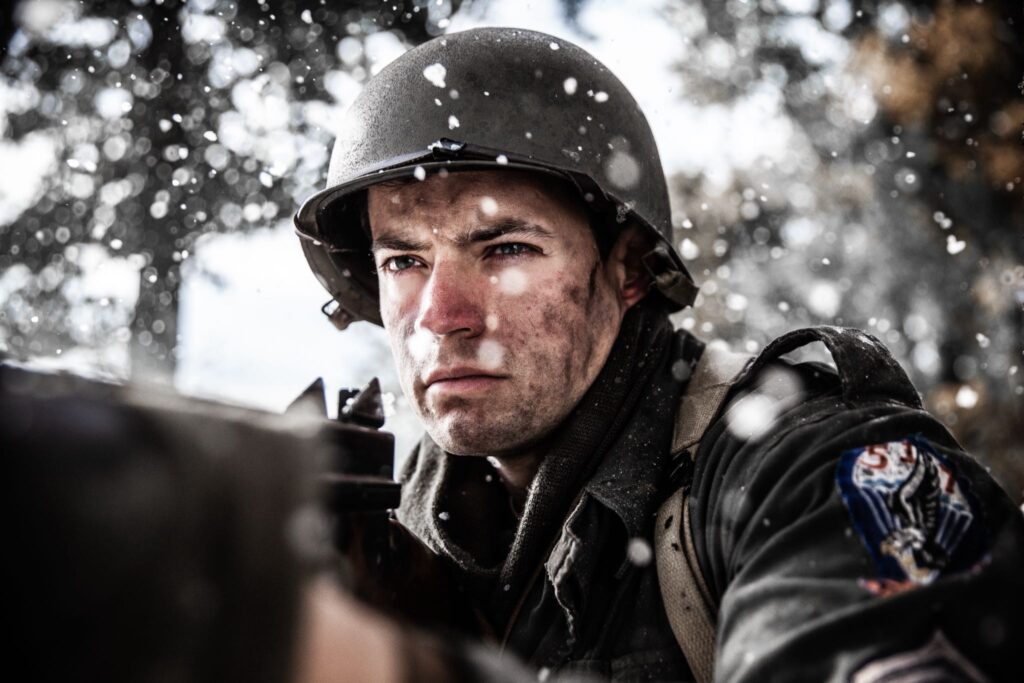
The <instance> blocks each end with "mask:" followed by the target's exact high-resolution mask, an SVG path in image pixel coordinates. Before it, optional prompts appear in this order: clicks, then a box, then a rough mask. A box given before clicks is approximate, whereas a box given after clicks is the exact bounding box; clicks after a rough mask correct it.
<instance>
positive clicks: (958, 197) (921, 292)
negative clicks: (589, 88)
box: [665, 0, 1024, 498]
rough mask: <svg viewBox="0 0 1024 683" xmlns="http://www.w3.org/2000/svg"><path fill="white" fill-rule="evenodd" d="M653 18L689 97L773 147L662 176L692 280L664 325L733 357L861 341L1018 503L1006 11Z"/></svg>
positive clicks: (786, 6) (980, 6) (710, 10)
mask: <svg viewBox="0 0 1024 683" xmlns="http://www.w3.org/2000/svg"><path fill="white" fill-rule="evenodd" d="M665 11H666V15H667V17H668V18H669V19H670V20H671V21H673V22H675V25H676V26H678V28H679V30H680V33H681V34H682V36H683V38H684V40H687V41H690V43H691V44H692V46H693V50H692V53H693V54H694V55H695V56H696V58H695V59H688V60H686V62H685V63H681V64H680V65H679V71H680V73H681V75H682V78H683V82H684V84H685V85H686V88H687V91H688V92H690V93H693V95H692V97H693V98H694V100H695V101H696V102H697V103H698V104H699V105H701V106H703V107H707V108H716V107H717V108H722V109H723V111H724V108H725V107H729V106H732V107H736V106H749V105H751V103H754V104H756V105H757V106H758V107H760V108H761V110H762V114H763V115H764V116H765V118H766V119H767V118H774V119H775V120H776V121H775V122H771V121H766V133H765V134H766V135H770V134H772V133H775V134H777V135H779V136H780V137H782V138H783V139H785V141H786V142H785V144H787V145H788V149H787V152H786V156H785V157H784V158H783V161H782V163H778V159H777V158H760V159H756V160H755V161H753V162H751V163H748V164H745V165H737V167H736V168H735V169H734V170H733V173H732V174H728V175H727V176H726V177H718V178H713V177H712V178H709V177H707V176H706V175H688V176H681V177H679V178H677V179H676V182H675V183H674V186H675V191H676V194H677V198H678V201H677V205H678V206H680V207H681V215H680V217H679V224H680V227H681V228H682V230H680V233H679V236H680V237H681V238H682V240H683V241H682V247H683V251H684V252H689V255H690V258H691V259H693V260H695V265H696V269H697V271H698V272H699V273H700V274H702V275H703V276H704V278H703V279H704V282H705V286H704V289H703V293H702V296H701V299H700V300H699V302H698V306H697V308H696V311H695V316H694V317H692V318H691V319H685V318H684V319H683V320H682V322H683V324H685V325H693V326H697V327H699V328H700V329H701V330H703V331H704V332H705V333H706V334H708V333H713V334H717V335H720V336H723V337H725V338H728V339H732V340H734V341H736V342H738V343H743V342H745V343H747V345H748V346H750V345H752V346H753V347H756V346H757V345H760V344H763V343H764V342H765V341H766V340H767V339H768V338H770V337H773V336H775V335H777V334H779V333H781V332H783V331H785V330H787V329H791V328H794V327H798V326H802V325H806V324H814V323H836V324H849V325H856V326H861V327H865V328H868V329H870V330H871V331H872V332H874V333H875V334H876V335H878V336H880V337H881V338H882V339H883V340H884V341H885V342H886V343H887V344H888V345H889V346H890V348H892V349H893V350H894V351H895V352H896V353H897V355H898V356H900V357H901V358H902V359H903V361H904V365H906V366H907V367H908V368H909V369H910V370H911V371H912V374H914V376H915V379H916V381H917V382H918V385H919V386H920V387H922V389H923V390H924V391H925V393H926V395H927V398H928V400H929V405H930V407H931V408H932V409H933V410H935V411H936V412H937V413H938V414H939V415H940V416H941V417H942V419H944V420H945V421H946V422H947V423H948V424H950V425H952V426H953V428H954V430H955V431H956V433H957V435H958V436H959V438H961V440H963V441H964V442H965V445H966V446H967V447H968V448H970V449H971V450H973V451H975V452H977V453H978V454H979V455H980V456H982V457H983V458H984V459H985V460H986V462H987V463H988V464H990V465H991V466H992V467H994V468H996V469H998V470H999V472H998V474H999V475H1000V478H1001V480H1002V481H1003V483H1004V485H1006V486H1007V488H1008V489H1009V490H1010V491H1011V493H1012V494H1013V495H1014V496H1016V497H1017V498H1021V497H1024V463H1020V462H1018V458H1017V457H1016V452H1015V449H1016V447H1017V445H1016V443H1015V442H1017V441H1019V436H1020V435H1019V427H1018V425H1020V424H1022V423H1024V401H1022V398H1021V394H1022V385H1021V379H1020V373H1019V368H1020V365H1021V362H1022V360H1024V359H1022V357H1021V354H1022V351H1024V324H1022V308H1024V266H1022V263H1024V242H1022V239H1021V236H1022V235H1024V211H1022V209H1024V193H1022V188H1021V177H1022V175H1024V147H1022V145H1021V142H1020V134H1021V126H1022V123H1024V100H1022V99H1021V93H1020V90H1019V89H1018V87H1017V84H1018V83H1019V82H1020V80H1021V77H1022V75H1024V8H1022V5H1021V4H1020V2H1017V1H1006V2H997V1H995V0H981V1H979V0H962V1H954V0H906V1H904V2H894V1H888V2H876V1H874V0H853V1H847V0H762V1H761V2H746V1H744V0H728V1H727V2H716V1H714V0H702V2H701V3H700V5H699V9H696V8H695V6H694V5H693V4H691V3H674V2H673V3H666V5H665ZM775 123H778V124H779V125H775ZM768 131H771V132H768ZM694 226H696V227H698V228H699V229H691V228H693V227H694Z"/></svg>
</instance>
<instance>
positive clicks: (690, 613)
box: [654, 343, 753, 683]
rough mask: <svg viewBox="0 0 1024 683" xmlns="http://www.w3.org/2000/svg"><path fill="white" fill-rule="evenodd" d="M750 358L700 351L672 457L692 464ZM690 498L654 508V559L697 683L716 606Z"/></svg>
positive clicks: (707, 676)
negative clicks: (702, 560) (703, 566)
mask: <svg viewBox="0 0 1024 683" xmlns="http://www.w3.org/2000/svg"><path fill="white" fill-rule="evenodd" d="M752 358H753V356H750V355H747V354H740V353H733V352H732V351H730V350H729V348H728V347H727V346H726V345H725V344H724V343H711V344H708V346H707V347H706V348H705V349H704V352H703V353H702V354H701V357H700V360H699V361H698V362H697V367H696V369H695V370H694V372H693V376H692V377H691V378H690V381H689V383H688V384H687V386H686V392H685V394H684V395H683V398H682V400H681V402H680V406H679V412H678V413H677V414H676V424H675V431H674V433H673V436H672V455H673V458H685V459H686V460H689V461H692V460H693V458H694V457H695V456H696V453H697V447H698V446H699V445H700V440H701V438H702V437H703V436H704V432H705V431H707V428H708V427H709V426H710V425H711V422H712V420H714V418H715V416H716V415H717V414H718V412H719V410H720V409H721V407H722V404H723V403H724V402H725V397H726V396H727V395H728V393H729V390H730V389H731V388H732V387H733V385H734V384H735V382H736V379H737V378H738V377H739V376H740V375H741V374H743V371H744V369H745V368H746V367H747V366H748V365H749V363H750V361H751V360H752ZM688 494H689V485H686V486H683V487H682V488H679V489H678V490H677V491H676V492H675V493H674V494H672V496H671V497H670V498H669V499H668V500H667V501H665V502H664V503H663V504H662V505H661V507H660V508H659V509H658V515H657V521H656V522H655V528H654V548H655V550H654V557H655V562H656V566H657V570H658V584H659V586H660V587H661V598H662V602H664V604H665V612H666V614H668V620H669V625H670V626H671V627H672V632H673V633H674V634H675V637H676V641H677V642H678V643H679V647H680V649H682V651H683V655H684V656H685V657H686V661H687V663H688V664H689V665H690V670H691V671H692V672H693V675H694V676H695V677H696V679H697V683H707V682H708V681H710V680H711V678H712V675H713V674H714V667H715V621H716V619H715V607H714V604H715V603H714V602H713V601H712V599H711V593H710V591H709V590H708V587H707V584H706V583H705V581H704V575H703V574H702V573H701V570H700V565H699V564H698V563H697V551H696V549H695V547H694V545H693V534H692V533H691V531H690V506H689V505H687V504H686V503H687V499H688Z"/></svg>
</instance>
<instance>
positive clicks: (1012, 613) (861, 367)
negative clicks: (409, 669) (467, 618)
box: [399, 328, 1024, 681]
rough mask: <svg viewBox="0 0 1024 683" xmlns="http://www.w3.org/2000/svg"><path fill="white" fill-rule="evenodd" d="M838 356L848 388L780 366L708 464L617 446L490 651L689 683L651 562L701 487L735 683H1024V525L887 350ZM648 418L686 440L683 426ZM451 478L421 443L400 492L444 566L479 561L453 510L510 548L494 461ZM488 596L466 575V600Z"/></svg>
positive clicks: (854, 336) (714, 438) (669, 387)
mask: <svg viewBox="0 0 1024 683" xmlns="http://www.w3.org/2000/svg"><path fill="white" fill-rule="evenodd" d="M813 338H814V335H811V338H809V339H808V340H813ZM829 339H830V340H831V343H830V347H832V348H831V350H832V352H833V356H834V357H836V360H837V365H838V366H839V370H840V372H839V374H837V373H836V372H834V371H832V370H830V369H828V368H826V367H825V366H821V365H817V364H799V365H794V364H790V363H784V362H781V361H777V360H775V359H774V358H772V357H763V358H762V359H760V360H759V361H758V362H757V363H756V364H755V367H754V368H751V369H750V370H751V371H749V372H748V373H747V374H746V376H745V377H744V379H743V380H742V381H741V382H740V383H739V384H738V385H737V386H736V387H735V389H734V391H733V395H732V398H731V399H730V401H729V402H728V403H727V406H726V408H725V409H724V410H723V411H722V413H721V415H720V416H719V417H718V418H717V419H716V420H715V421H714V422H713V423H712V425H711V427H710V428H709V429H708V431H707V432H706V435H705V437H704V439H703V440H702V442H701V444H700V447H699V450H698V452H697V453H696V454H695V455H696V457H695V458H690V457H689V454H670V455H674V456H675V457H665V454H664V453H658V452H650V451H649V450H646V449H645V448H637V447H634V446H635V442H634V443H624V444H619V445H620V446H621V447H618V448H612V449H610V450H609V452H608V453H607V454H605V457H604V459H603V461H602V462H601V463H600V465H599V466H598V467H597V469H596V470H595V473H594V474H593V476H591V477H590V478H589V480H588V481H587V482H586V483H585V484H584V485H583V487H582V489H581V490H580V491H579V493H578V495H577V496H576V498H575V499H574V501H573V503H572V505H571V507H570V511H569V513H568V515H567V516H566V517H565V519H564V522H563V524H562V525H561V529H560V531H559V533H558V534H557V537H556V538H554V539H553V542H552V544H551V546H550V550H549V552H548V553H547V554H546V557H545V561H544V562H543V564H542V566H538V567H536V568H535V578H534V580H533V581H532V582H531V583H530V584H529V586H528V587H527V588H526V589H525V590H524V591H523V593H522V595H521V597H520V599H519V601H518V604H517V609H516V610H515V611H514V613H513V614H512V616H511V618H510V619H509V621H508V623H505V624H501V625H498V628H497V629H496V631H495V632H494V633H493V634H492V635H491V637H492V639H493V640H495V641H497V642H498V643H499V644H500V645H501V646H502V647H503V648H505V650H506V651H511V652H513V653H514V654H515V655H517V656H518V657H519V658H522V659H523V660H525V661H526V662H527V663H528V664H529V665H531V666H532V667H533V668H535V669H538V670H540V672H541V675H542V677H543V676H545V675H546V674H547V673H548V672H559V674H561V675H565V674H568V673H569V672H578V673H588V674H593V675H596V676H597V677H599V678H607V679H611V680H623V681H625V680H645V681H647V680H680V681H685V680H693V677H692V674H691V673H690V670H689V667H688V666H687V663H686V660H685V658H684V657H683V656H682V653H681V651H680V649H679V646H678V645H677V641H676V639H675V636H674V635H673V633H672V630H671V628H670V626H669V621H668V618H667V616H666V613H665V608H664V605H663V603H662V598H661V592H660V587H659V582H658V576H657V572H656V569H655V564H654V562H653V561H652V559H653V558H652V548H653V542H652V536H653V531H654V529H653V526H654V515H655V514H656V512H657V510H658V508H659V506H660V504H661V503H662V502H663V501H664V500H665V499H666V498H667V497H668V496H669V495H670V494H671V493H673V492H674V491H675V490H676V489H677V488H679V487H686V488H687V490H688V491H689V493H690V497H689V502H688V504H689V505H690V514H691V520H692V529H693V534H694V547H695V549H696V554H697V558H698V560H699V564H700V568H701V570H702V574H703V576H704V579H705V580H706V582H707V584H708V589H709V592H710V594H711V599H712V601H713V603H714V609H715V610H716V611H717V619H718V631H717V653H716V660H717V664H716V679H717V680H730V681H768V680H813V681H824V680H855V681H883V680H885V681H889V680H903V679H902V678H901V676H909V677H912V676H911V674H917V675H925V676H926V678H927V677H928V676H931V678H927V679H928V680H986V679H989V680H1024V667H1022V665H1021V663H1020V658H1019V652H1020V651H1021V649H1022V646H1024V516H1022V515H1021V511H1020V510H1019V509H1017V508H1016V507H1015V506H1014V505H1013V503H1012V502H1011V501H1010V500H1009V499H1008V497H1007V496H1006V495H1005V493H1003V492H1002V491H1001V490H1000V489H999V488H998V486H997V485H996V484H995V483H994V481H993V480H992V478H991V477H990V476H989V475H988V474H987V472H986V471H985V470H984V469H983V468H982V467H980V466H979V465H978V464H977V463H976V462H974V461H973V460H972V459H971V458H970V457H969V456H967V455H965V454H964V453H963V451H962V450H961V449H960V447H959V446H958V445H957V443H956V441H955V440H954V439H953V437H952V436H951V435H950V434H949V433H948V431H947V430H946V429H945V428H944V427H943V426H942V425H941V424H940V423H939V422H938V421H936V420H935V419H934V418H933V417H931V416H930V415H929V414H928V413H926V412H925V411H923V410H922V409H920V405H919V401H918V399H917V396H916V392H914V391H913V389H912V387H909V384H908V383H907V382H906V379H905V376H902V371H899V369H898V366H896V365H895V363H894V362H893V361H892V360H891V358H890V357H889V356H888V352H887V351H885V349H884V348H883V347H881V345H880V344H878V343H877V342H875V341H874V340H873V339H871V338H870V337H867V336H866V335H863V334H862V333H853V332H844V331H837V330H835V329H834V328H832V329H831V333H830V334H829ZM792 345H793V344H790V346H792ZM701 348H702V346H701V345H700V344H699V342H696V341H695V340H694V339H693V338H692V337H690V336H689V335H687V334H686V333H684V332H678V333H677V337H676V340H675V342H674V343H673V345H672V349H673V351H672V354H671V356H670V358H669V359H668V361H667V362H665V363H664V364H663V367H662V368H661V370H660V375H659V378H656V379H655V380H653V381H652V385H651V389H652V391H653V390H657V391H659V392H665V391H668V392H672V391H674V392H675V394H674V396H676V398H675V401H676V402H678V396H680V395H682V390H683V385H684V384H685V379H686V377H685V376H686V375H687V374H688V369H691V368H692V367H693V366H694V363H695V361H696V357H697V356H699V354H700V350H701ZM776 349H777V350H778V347H776ZM894 368H895V369H894ZM680 369H682V370H683V371H682V372H680ZM892 373H896V375H901V376H902V379H901V377H900V376H894V375H893V374H892ZM773 387H774V388H773ZM780 387H781V389H780ZM673 405H676V403H674V404H673ZM637 413H638V416H636V419H639V420H646V421H647V423H648V424H647V428H648V429H650V430H652V431H654V432H657V431H659V428H658V427H657V426H655V425H651V424H649V423H650V422H651V421H654V422H659V423H660V424H661V425H662V428H661V431H662V432H663V431H664V430H668V432H669V433H670V432H671V425H672V423H673V421H674V420H675V415H674V414H671V413H669V414H664V413H658V412H657V411H655V413H654V414H652V413H651V412H650V411H646V412H645V411H644V410H643V409H642V408H641V409H638V410H637ZM640 413H643V415H639V414H640ZM627 431H628V430H627ZM627 441H628V440H627ZM655 441H656V440H655ZM650 443H651V442H650V441H648V442H644V444H645V445H648V446H649V445H650ZM659 444H661V445H660V446H659V447H660V448H664V444H663V443H661V442H659ZM466 460H467V459H465V458H461V459H459V461H461V462H463V463H464V462H466ZM474 460H476V459H474ZM694 461H695V463H696V465H695V466H693V464H692V463H693V462H694ZM454 463H455V459H454V458H453V456H449V455H447V454H444V453H443V452H438V451H437V450H436V449H435V450H427V449H424V448H421V449H419V450H418V451H417V452H416V453H414V454H413V457H412V458H411V459H410V461H409V462H408V464H407V468H406V472H405V475H404V479H405V481H406V482H407V483H408V484H409V486H410V487H411V490H412V491H413V492H415V493H416V495H415V496H411V497H406V498H405V500H404V502H403V510H402V511H400V515H399V516H400V519H403V521H407V522H408V523H409V525H410V527H411V528H412V529H413V531H414V532H416V533H417V534H418V535H420V536H421V537H422V538H423V539H424V540H425V541H426V542H427V544H428V545H429V546H431V547H432V548H433V549H435V550H436V551H438V552H439V553H441V554H442V555H444V554H446V553H453V552H461V551H460V549H459V548H458V545H457V544H453V543H451V534H450V532H449V531H447V530H446V527H448V526H451V525H452V524H454V523H458V520H457V519H456V518H455V517H454V515H455V513H454V512H451V513H448V512H446V511H447V510H449V509H451V510H454V509H456V507H457V506H456V505H454V504H453V501H452V498H453V497H468V498H469V499H472V501H473V503H472V505H471V506H470V509H472V510H477V511H479V515H476V516H474V517H475V518H474V519H473V520H472V521H470V522H468V523H469V524H470V525H475V527H476V533H479V534H482V533H487V530H488V529H491V530H492V531H491V532H492V533H494V534H495V535H500V534H501V533H508V532H509V530H508V524H509V521H508V519H507V515H506V519H505V520H504V522H503V523H494V520H495V519H496V518H494V517H490V516H489V513H488V512H487V510H488V507H487V505H485V504H482V502H481V501H483V500H492V501H493V500H501V492H502V489H501V487H500V484H498V483H497V478H496V477H494V476H488V475H487V474H486V471H487V470H486V468H487V467H488V466H487V465H486V463H484V462H483V461H482V460H476V462H475V464H473V465H472V467H475V468H478V469H477V470H476V472H477V473H478V474H479V476H478V477H475V476H473V475H467V474H465V472H463V473H462V474H459V475H455V474H454V472H455V471H456V470H458V469H459V468H460V467H461V465H459V466H456V465H455V464H454ZM453 478H457V479H458V485H457V486H453V485H452V479H453ZM410 507H415V508H419V509H425V510H428V511H430V513H429V514H427V515H423V516H417V515H416V514H411V513H410ZM500 508H501V503H498V504H497V509H500ZM506 509H507V507H506ZM441 513H445V514H441ZM498 517H499V518H500V515H498ZM492 523H494V524H493V526H492ZM511 524H512V525H513V527H514V524H515V522H514V520H513V521H512V522H511ZM501 545H502V544H500V543H499V544H497V546H498V547H501ZM463 559H464V558H463ZM471 573H472V572H469V574H471ZM481 581H482V582H483V583H486V581H487V578H486V577H484V578H482V579H481V578H480V577H475V578H474V577H471V578H469V579H467V586H470V587H469V588H468V589H467V599H468V600H473V599H474V598H475V596H478V595H482V593H479V592H475V591H474V588H473V587H472V585H473V584H474V582H477V583H479V582H481ZM943 676H945V677H943ZM915 680H916V679H915Z"/></svg>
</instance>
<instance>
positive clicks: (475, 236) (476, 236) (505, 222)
mask: <svg viewBox="0 0 1024 683" xmlns="http://www.w3.org/2000/svg"><path fill="white" fill-rule="evenodd" d="M508 235H522V236H524V237H541V238H543V237H549V238H550V237H554V236H555V235H554V233H552V232H551V231H550V230H548V229H547V228H544V227H541V226H540V225H537V224H536V223H530V222H529V221H524V220H521V219H519V218H503V219H501V220H499V221H497V222H495V223H493V224H492V225H486V226H483V227H480V228H475V229H473V230H470V231H469V232H466V233H464V234H462V235H458V236H457V237H456V238H455V244H457V245H458V246H460V247H463V246H467V245H470V244H474V243H479V242H490V241H491V240H496V239H498V238H499V237H506V236H508Z"/></svg>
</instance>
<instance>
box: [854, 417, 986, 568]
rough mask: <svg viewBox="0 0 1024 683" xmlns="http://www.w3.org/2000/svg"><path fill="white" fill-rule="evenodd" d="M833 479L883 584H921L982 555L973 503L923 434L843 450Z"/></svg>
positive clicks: (949, 465)
mask: <svg viewBox="0 0 1024 683" xmlns="http://www.w3.org/2000/svg"><path fill="white" fill-rule="evenodd" d="M837 479H838V483H839V491H840V493H841V494H842V497H843V502H844V503H845V504H846V509H847V511H848V512H849V513H850V518H851V520H852V521H853V526H854V528H856V529H857V532H858V533H859V534H860V536H861V538H862V539H863V541H864V545H865V546H867V549H868V551H869V552H870V553H871V556H872V558H873V559H874V561H875V566H876V567H877V569H878V574H879V576H880V577H881V578H882V579H883V582H884V583H885V584H886V585H890V586H891V585H903V586H906V587H908V588H909V587H913V586H915V585H924V584H928V583H931V582H932V581H934V580H935V579H936V578H938V577H939V575H940V574H942V573H943V572H947V571H960V570H964V569H967V568H969V567H971V566H973V565H975V564H976V563H977V562H978V561H980V560H981V559H982V556H983V555H984V553H985V547H986V541H985V534H984V530H983V525H982V520H981V518H980V511H979V508H978V505H977V503H976V502H975V500H974V498H973V496H972V495H971V492H970V491H969V490H968V488H967V484H966V482H965V481H963V480H962V479H961V478H960V477H959V476H958V475H957V472H956V470H955V468H954V466H953V464H952V463H950V462H949V461H947V459H946V458H944V457H943V456H942V455H940V454H939V453H938V452H936V450H935V448H933V447H932V445H931V444H930V443H928V441H926V440H925V439H922V438H918V437H910V438H907V439H904V440H902V441H890V442H889V443H882V444H876V445H873V446H867V447H863V448H855V449H853V450H849V451H846V452H844V453H843V455H842V457H841V458H840V460H839V468H838V471H837Z"/></svg>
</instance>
